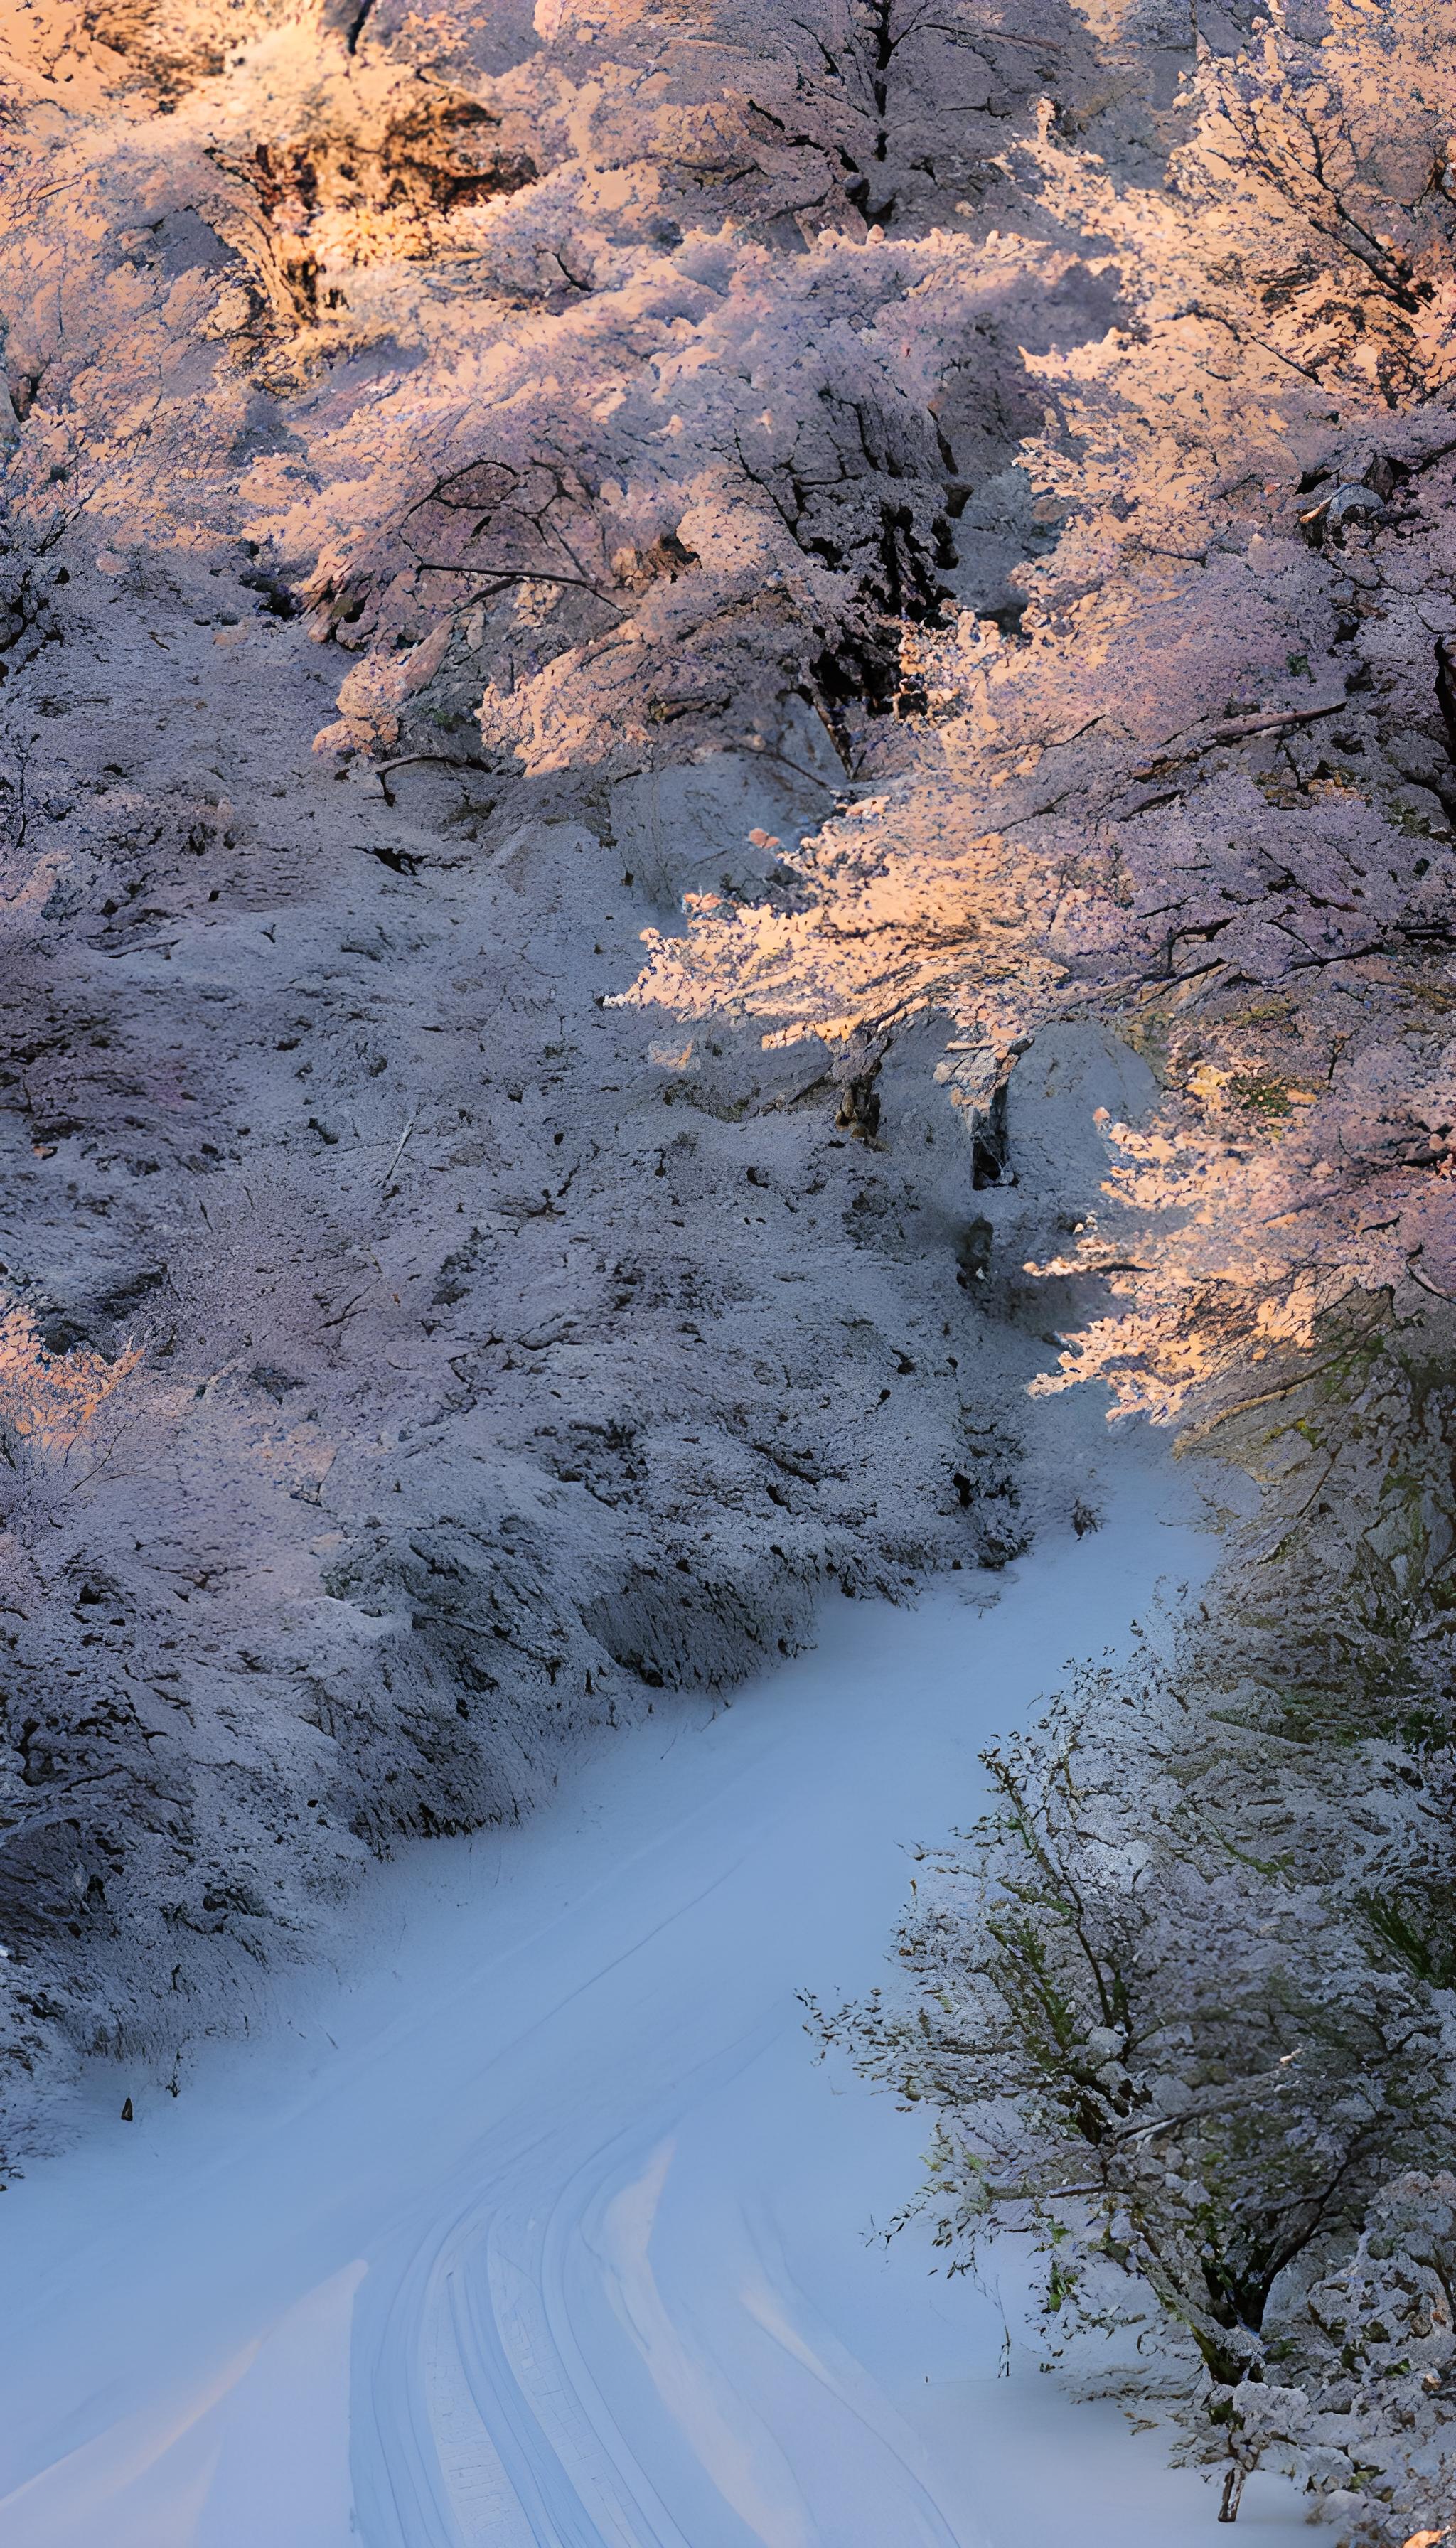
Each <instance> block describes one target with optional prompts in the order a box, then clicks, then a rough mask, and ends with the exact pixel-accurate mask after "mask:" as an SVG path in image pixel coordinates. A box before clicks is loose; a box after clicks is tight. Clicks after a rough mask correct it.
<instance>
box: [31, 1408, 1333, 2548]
mask: <svg viewBox="0 0 1456 2548" xmlns="http://www.w3.org/2000/svg"><path fill="white" fill-rule="evenodd" d="M1114 1465H1115V1466H1116V1465H1117V1464H1114ZM1180 1498H1181V1517H1177V1516H1178V1515H1179V1514H1180ZM1188 1510H1189V1507H1188V1502H1187V1498H1186V1493H1185V1492H1184V1491H1182V1490H1181V1489H1180V1490H1179V1493H1178V1494H1175V1493H1174V1492H1173V1490H1172V1487H1171V1485H1170V1481H1169V1478H1168V1474H1167V1472H1166V1470H1165V1469H1164V1468H1163V1467H1161V1466H1160V1465H1158V1464H1148V1465H1142V1464H1141V1463H1139V1462H1138V1460H1136V1459H1135V1458H1133V1457H1131V1456H1130V1458H1129V1460H1128V1462H1127V1464H1126V1468H1125V1470H1124V1473H1123V1483H1122V1486H1121V1488H1120V1490H1119V1492H1118V1495H1117V1497H1116V1498H1115V1500H1114V1501H1113V1504H1112V1507H1111V1509H1110V1512H1109V1516H1108V1520H1107V1524H1106V1526H1105V1527H1104V1528H1103V1529H1102V1530H1101V1531H1100V1532H1099V1533H1097V1534H1096V1535H1091V1536H1088V1537H1087V1538H1085V1539H1083V1540H1081V1541H1080V1542H1077V1541H1072V1540H1070V1539H1068V1540H1066V1541H1063V1542H1061V1543H1058V1544H1054V1545H1047V1546H1046V1547H1043V1548H1039V1549H1038V1550H1037V1551H1036V1552H1035V1553H1034V1554H1033V1555H1032V1556H1030V1557H1029V1558H1027V1559H1025V1560H1023V1561H1022V1562H1021V1564H1020V1565H1019V1566H1018V1567H1016V1568H1015V1569H1014V1570H1013V1571H1012V1572H1011V1573H1010V1574H1008V1576H1007V1577H1006V1578H1005V1579H1004V1582H1005V1591H1004V1595H1003V1598H1002V1599H1001V1601H1000V1602H999V1604H998V1605H997V1606H996V1607H994V1608H993V1609H991V1610H990V1611H989V1612H986V1613H978V1612H977V1611H976V1610H975V1608H974V1607H973V1606H972V1605H971V1604H970V1603H969V1602H967V1601H963V1600H960V1599H957V1597H956V1594H955V1592H951V1591H945V1592H938V1593H937V1594H936V1595H934V1596H933V1597H931V1598H929V1599H928V1600H926V1602H925V1603H924V1604H923V1606H922V1607H921V1608H920V1609H919V1610H917V1611H894V1610H889V1609H887V1608H882V1607H877V1606H876V1607H869V1606H867V1605H864V1604H859V1603H856V1604H850V1603H848V1602H844V1603H839V1604H837V1605H836V1607H835V1608H834V1609H833V1610H832V1611H831V1612H829V1613H828V1615H827V1616H826V1618H825V1620H824V1626H823V1635H822V1640H821V1643H820V1646H819V1648H818V1650H817V1652H816V1653H815V1654H814V1655H812V1656H811V1657H809V1658H807V1659H806V1660H804V1661H802V1662H799V1663H796V1664H794V1665H793V1666H791V1667H790V1668H789V1669H787V1670H785V1671H784V1672H782V1673H780V1674H778V1675H776V1676H775V1677H774V1679H773V1680H772V1681H765V1682H763V1683H758V1684H755V1685H754V1686H752V1687H750V1688H747V1689H745V1690H744V1691H742V1692H741V1693H740V1694H739V1696H738V1697H737V1698H736V1700H735V1702H734V1703H733V1705H732V1706H731V1707H730V1708H727V1709H723V1710H720V1711H719V1712H718V1713H717V1714H716V1715H715V1716H713V1717H712V1719H711V1721H708V1720H707V1718H706V1712H705V1711H703V1710H701V1709H699V1710H697V1711H696V1712H694V1711H692V1710H691V1709H689V1708H687V1707H685V1706H683V1705H682V1704H681V1703H678V1702H675V1703H674V1705H673V1707H672V1710H671V1712H670V1713H669V1714H668V1715H667V1717H666V1718H665V1719H663V1720H660V1721H655V1722H654V1723H652V1724H649V1725H648V1726H647V1727H646V1728H644V1729H642V1730H641V1731H640V1732H638V1733H635V1734H630V1735H625V1736H623V1737H622V1738H621V1739H620V1740H619V1741H618V1742H617V1744H616V1745H615V1747H614V1748H612V1749H610V1750H608V1751H605V1752H603V1753H602V1754H601V1755H600V1756H599V1757H598V1758H597V1759H596V1760H595V1761H594V1762H593V1763H592V1765H591V1767H590V1768H589V1769H588V1770H586V1771H584V1772H583V1773H581V1774H579V1776H578V1778H577V1780H576V1783H575V1784H574V1786H573V1787H572V1789H571V1790H570V1792H566V1791H563V1792H562V1793H561V1794H560V1795H559V1797H558V1798H557V1800H556V1801H555V1802H554V1803H553V1804H552V1805H551V1806H550V1807H549V1808H547V1809H546V1810H544V1811H542V1812H541V1813H539V1814H538V1815H537V1816H536V1817H535V1818H534V1819H533V1820H532V1821H531V1822H530V1823H529V1824H528V1825H526V1826H525V1827H524V1828H520V1829H513V1830H510V1831H506V1832H503V1833H493V1834H489V1835H484V1836H482V1837H480V1838H478V1839H477V1840H475V1841H473V1842H471V1843H468V1844H466V1843H461V1844H449V1845H441V1844H435V1845H434V1846H433V1847H431V1848H430V1849H429V1850H427V1851H419V1852H416V1853H412V1854H411V1855H410V1856H409V1859H408V1860H407V1861H406V1862H405V1863H403V1864H401V1865H399V1866H397V1867H395V1868H393V1869H392V1870H390V1872H389V1874H388V1875H387V1876H386V1877H385V1878H384V1879H382V1881H381V1883H380V1886H379V1888H378V1891H377V1894H376V1896H375V1897H374V1899H373V1901H372V1902H371V1903H370V1904H369V1905H367V1906H366V1908H365V1909H364V1910H362V1911H361V1914H360V1925H361V1936H360V1941H359V1948H358V1954H357V1958H356V1963H355V1966H354V1969H353V1970H352V1972H351V1973H350V1975H349V1976H348V1977H347V1978H346V1979H345V1980H343V1981H341V1982H334V1981H330V1982H328V1983H327V1984H323V1983H319V1982H317V1981H316V1982H315V1983H314V1984H313V1985H312V1987H311V1988H310V1989H309V1990H308V1991H307V1992H305V1991H304V1990H302V1989H301V1988H300V1987H298V1986H297V1985H295V1986H294V1988H293V1990H292V1991H291V1993H290V1994H289V1995H288V1997H287V1999H286V2001H283V2002H281V2004H280V2010H279V2016H278V2021H277V2024H276V2026H275V2027H274V2029H273V2030H272V2032H271V2035H270V2037H269V2040H268V2041H267V2042H266V2043H264V2044H262V2045H259V2044H257V2043H256V2042H254V2043H253V2044H252V2045H251V2046H248V2047H234V2048H232V2049H230V2050H227V2051H226V2052H225V2051H222V2050H218V2049H215V2050H214V2051H213V2052H211V2053H210V2054H209V2055H208V2056H207V2057H206V2058H205V2060H204V2062H203V2063H202V2065H201V2068H200V2070H199V2072H198V2073H197V2074H196V2075H195V2076H194V2077H193V2078H192V2079H191V2080H190V2081H189V2082H188V2084H187V2085H186V2086H185V2088H184V2090H183V2093H182V2094H181V2096H180V2097H178V2098H177V2099H176V2100H175V2101H174V2100H173V2099H171V2098H170V2097H168V2096H167V2095H166V2094H165V2093H164V2092H159V2091H157V2090H156V2089H154V2088H152V2089H148V2090H144V2089H143V2087H142V2086H141V2084H140V2083H139V2082H135V2081H133V2082H129V2081H128V2080H127V2079H124V2078H121V2077H120V2076H118V2075H115V2074H113V2073H112V2072H110V2071H107V2072H106V2073H105V2074H104V2075H103V2076H102V2077H101V2078H100V2079H99V2080H98V2083H97V2086H96V2089H95V2100H96V2104H95V2113H94V2115H93V2117H92V2119H91V2121H90V2123H89V2125H88V2127H87V2130H86V2133H85V2135H84V2137H83V2139H82V2141H81V2144H80V2146H79V2147H77V2148H73V2149H71V2150H70V2151H69V2152H68V2153H66V2154H65V2155H64V2156H63V2157H59V2158H56V2159H51V2160H46V2161H44V2162H42V2163H40V2164H37V2165H34V2166H33V2167H32V2169H31V2171H30V2173H29V2174H28V2176H27V2178H26V2179H25V2180H24V2181H23V2182H21V2183H20V2184H18V2185H17V2186H15V2187H14V2188H12V2190H11V2191H10V2192H9V2193H8V2194H7V2195H6V2197H5V2199H4V2203H3V2206H0V2234H3V2241H4V2249H5V2264H4V2273H3V2285H4V2304H3V2312H0V2399H3V2401H4V2412H3V2415H0V2537H3V2539H4V2541H5V2544H6V2548H348V2543H350V2542H351V2541H356V2540H358V2539H360V2538H362V2539H363V2540H364V2541H367V2542H368V2543H369V2548H407V2543H408V2548H464V2543H471V2548H474V2543H478V2542H480V2543H484V2542H489V2543H491V2548H527V2543H542V2544H544V2543H550V2548H751V2543H753V2542H761V2543H763V2548H922V2543H923V2548H952V2543H956V2548H971V2543H976V2544H977V2548H986V2544H987V2543H989V2548H1011V2543H1012V2542H1016V2543H1017V2544H1018V2548H1020V2543H1022V2542H1024V2541H1025V2540H1026V2539H1027V2538H1028V2537H1029V2536H1036V2537H1039V2538H1053V2539H1060V2538H1068V2539H1070V2538H1075V2540H1076V2541H1077V2543H1078V2548H1153V2543H1154V2542H1156V2543H1157V2548H1166V2543H1167V2542H1169V2541H1171V2540H1177V2541H1179V2542H1189V2543H1194V2542H1198V2541H1201V2540H1207V2541H1208V2542H1209V2543H1210V2548H1211V2543H1212V2541H1213V2539H1214V2537H1215V2535H1216V2525H1215V2520H1214V2500H1213V2498H1212V2496H1211V2494H1210V2493H1209V2492H1208V2490H1207V2489H1206V2488H1205V2487H1204V2486H1203V2484H1202V2483H1201V2481H1200V2480H1199V2479H1198V2478H1197V2477H1195V2476H1193V2475H1187V2474H1185V2475H1178V2476H1175V2475H1170V2474H1169V2473H1167V2472H1166V2471H1165V2469H1164V2468H1163V2465H1162V2456H1161V2450H1160V2447H1159V2444H1158V2442H1157V2439H1156V2437H1155V2436H1152V2437H1143V2438H1141V2439H1139V2440H1136V2441H1135V2440H1134V2439H1133V2438H1132V2437H1131V2436H1130V2435H1129V2433H1128V2431H1127V2428H1126V2427H1125V2426H1124V2424H1123V2422H1122V2419H1121V2418H1120V2417H1119V2416H1118V2415H1117V2414H1116V2412H1114V2411H1113V2410H1111V2409H1102V2408H1087V2407H1078V2406H1073V2405H1072V2404H1070V2403H1068V2402H1067V2401H1066V2400H1065V2398H1064V2397H1063V2396H1062V2395H1061V2393H1060V2392H1059V2390H1058V2388H1057V2387H1056V2384H1055V2383H1054V2382H1053V2381H1051V2380H1048V2379H1047V2378H1045V2377H1041V2376H1039V2374H1038V2371H1037V2367H1036V2362H1035V2359H1034V2357H1033V2356H1032V2355H1031V2354H1030V2353H1029V2352H1026V2351H1023V2350H1022V2348H1021V2347H1020V2346H1019V2345H1014V2346H1013V2348H1012V2355H1011V2368H1010V2376H1009V2378H1002V2377H998V2366H999V2360H1000V2356H1001V2354H1002V2350H1003V2340H1004V2335H1005V2321H1004V2320H1003V2317H1002V2315H1001V2309H1000V2305H999V2303H998V2302H997V2300H996V2299H994V2298H993V2297H990V2296H988V2295H987V2294H985V2293H983V2292H979V2291H977V2290H976V2289H974V2288H972V2287H971V2285H970V2284H969V2283H968V2281H967V2280H966V2279H965V2278H963V2277H961V2278H957V2279H956V2280H954V2281H952V2282H949V2283H948V2282H947V2281H946V2280H945V2279H944V2278H943V2277H942V2276H940V2275H937V2274H934V2273H932V2271H931V2270H930V2268H931V2265H932V2263H933V2262H934V2258H933V2254H932V2251H931V2250H930V2248H929V2245H928V2242H927V2240H926V2237H925V2235H924V2233H923V2231H920V2230H917V2229H911V2230H909V2231H908V2232H906V2233H904V2234H903V2235H901V2236H900V2237H897V2238H895V2239H893V2240H891V2241H890V2242H889V2243H888V2244H886V2243H885V2242H884V2241H883V2240H882V2239H879V2238H877V2237H874V2236H873V2235H871V2234H869V2233H870V2232H871V2231H872V2230H873V2229H874V2227H875V2225H877V2224H880V2225H882V2224H883V2223H885V2222H886V2221H887V2219H888V2218H889V2217H890V2216H891V2215H892V2214H893V2213H894V2211H895V2210H896V2209H897V2207H898V2206H899V2205H900V2203H901V2202H902V2201H903V2200H904V2198H905V2197H906V2195H907V2194H908V2193H909V2192H910V2191H911V2190H912V2188H913V2186H914V2184H915V2182H916V2176H917V2155H918V2151H919V2149H920V2147H921V2144H922V2142H923V2138H924V2126H923V2124H922V2123H921V2122H920V2121H919V2120H918V2119H917V2118H916V2117H915V2116H914V2115H907V2114H902V2113H900V2112H898V2111H897V2109H896V2107H895V2105H894V2103H893V2101H892V2100H890V2099H889V2098H887V2097H885V2096H883V2095H880V2094H877V2093H876V2092H874V2091H873V2090H871V2089H870V2088H868V2087H867V2086H865V2084H864V2083H863V2082H862V2081H860V2080H859V2079H857V2078H855V2077H854V2076H853V2075H852V2074H851V2073H850V2072H849V2070H848V2068H847V2067H845V2066H843V2065H841V2066H838V2067H836V2065H835V2064H834V2063H833V2062H831V2063H830V2064H828V2065H821V2064H817V2063H816V2062H815V2060H814V2059H813V2057H812V2054H811V2049H810V2046H809V2042H808V2039H807V2037H806V2036H805V2034H804V2032H803V2030H802V2025H801V2016H802V2012H801V2010H800V2008H799V2006H798V2004H797V2001H796V1998H795V1993H796V1991H797V1990H798V1989H799V1988H800V1987H803V1986H807V1987H809V1988H811V1989H813V1990H815V1991H816V1992H818V1993H819V1994H821V1995H822V1996H825V1997H827V1998H831V1999H832V1998H834V1997H836V1996H837V1995H839V1994H842V1993H852V1992H859V1991H861V1990H863V1989H864V1988H865V1986H866V1985H868V1984H870V1983H872V1982H873V1981H874V1980H875V1979H876V1978H877V1976H878V1974H879V1973H880V1971H881V1970H882V1959H883V1956H884V1952H885V1947H886V1943H887V1939H888V1934H889V1931H890V1927H891V1923H892V1921H893V1917H894V1914H895V1911H896V1908H897V1906H898V1904H899V1902H900V1900H901V1898H902V1896H903V1895H904V1893H905V1891H906V1889H907V1885H908V1881H909V1876H910V1873H911V1867H910V1864H909V1862H908V1861H907V1858H906V1856H905V1854H904V1852H905V1847H906V1845H907V1844H911V1843H914V1842H915V1841H917V1840H920V1839H933V1838H934V1837H935V1836H936V1835H937V1834H938V1833H940V1832H941V1831H943V1830H944V1829H945V1828H946V1827H947V1826H948V1825H949V1824H951V1823H953V1822H957V1821H958V1822H963V1821H965V1820H967V1819H968V1818H969V1816H970V1813H971V1812H972V1811H973V1810H974V1803H975V1798H976V1795H977V1792H978V1781H979V1773H978V1770H977V1766H976V1753H977V1750H978V1748H979V1747H980V1746H981V1745H982V1744H983V1743H984V1742H985V1741H986V1740H987V1739H988V1738H989V1737H990V1736H991V1735H992V1734H993V1733H994V1732H995V1731H996V1730H997V1729H998V1728H1002V1727H1005V1726H1006V1725H1008V1724H1009V1723H1011V1722H1013V1721H1014V1720H1015V1719H1016V1718H1017V1717H1018V1716H1019V1715H1022V1714H1024V1713H1025V1711H1026V1710H1027V1709H1028V1708H1029V1707H1030V1706H1031V1705H1032V1704H1033V1702H1034V1701H1035V1698H1036V1696H1037V1693H1038V1691H1039V1690H1041V1689H1043V1688H1045V1687H1047V1685H1048V1684H1049V1683H1052V1682H1053V1681H1054V1679H1055V1678H1056V1676H1057V1675H1058V1672H1059V1670H1060V1667H1061V1665H1062V1663H1063V1662H1064V1661H1065V1659H1066V1658H1067V1657H1068V1656H1069V1655H1070V1654H1072V1653H1073V1652H1081V1653H1096V1652H1100V1651H1101V1650H1103V1649H1105V1648H1107V1647H1109V1646H1113V1645H1119V1644H1122V1643H1124V1642H1125V1641H1126V1639H1127V1636H1128V1634H1129V1629H1130V1623H1131V1622H1132V1621H1133V1620H1134V1618H1135V1617H1136V1616H1137V1615H1138V1612H1139V1610H1141V1609H1142V1608H1143V1607H1144V1605H1146V1604H1147V1603H1148V1602H1149V1601H1150V1599H1151V1598H1152V1596H1153V1592H1154V1588H1155V1586H1156V1584H1157V1583H1158V1581H1159V1580H1160V1579H1162V1580H1164V1581H1165V1582H1168V1583H1171V1584H1176V1583H1178V1582H1180V1581H1187V1580H1196V1579H1197V1578H1199V1577H1201V1576H1202V1575H1204V1574H1205V1573H1206V1572H1207V1570H1208V1566H1209V1563H1210V1560H1211V1556H1212V1553H1213V1545H1212V1542H1211V1541H1210V1540H1209V1539H1208V1538H1207V1537H1206V1536H1204V1535H1202V1534H1199V1533H1197V1532H1195V1531H1193V1530H1192V1529H1190V1528H1189V1527H1188ZM969 1580H970V1579H967V1582H969ZM983 1580H984V1579H982V1581H983ZM129 2086H131V2088H132V2090H133V2093H134V2095H135V2099H136V2109H137V2113H136V2121H135V2122H134V2123H133V2124H131V2125H130V2126H127V2125H124V2124H122V2123H121V2122H120V2121H119V2120H118V2117H119V2113H120V2108H121V2104H122V2100H123V2097H124V2096H125V2095H126V2093H127V2092H128V2088H129ZM1017 2271H1018V2268H1017V2264H1016V2260H1015V2258H1014V2257H1008V2262H1007V2299H1008V2306H1009V2308H1010V2310H1011V2316H1012V2321H1013V2325H1014V2324H1015V2317H1016V2312H1015V2303H1014V2297H1013V2294H1014V2286H1015V2282H1016V2277H1017ZM1301 2509H1302V2508H1301V2506H1300V2505H1299V2504H1298V2503H1297V2502H1296V2501H1295V2500H1294V2499H1293V2497H1292V2496H1289V2495H1287V2494H1286V2493H1285V2492H1284V2491H1282V2490H1281V2489H1279V2488H1278V2487H1276V2486H1275V2485H1274V2484H1273V2483H1272V2482H1267V2483H1265V2482H1260V2484H1256V2486H1255V2487H1254V2488H1253V2489H1252V2490H1251V2491H1250V2496H1249V2498H1248V2499H1246V2511H1245V2514H1244V2516H1243V2536H1244V2537H1245V2539H1251V2540H1253V2541H1256V2542H1257V2541H1273V2540H1274V2539H1276V2538H1278V2539H1286V2540H1289V2541H1290V2542H1291V2543H1292V2541H1293V2538H1294V2534H1295V2527H1296V2525H1297V2524H1300V2521H1301Z"/></svg>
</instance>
